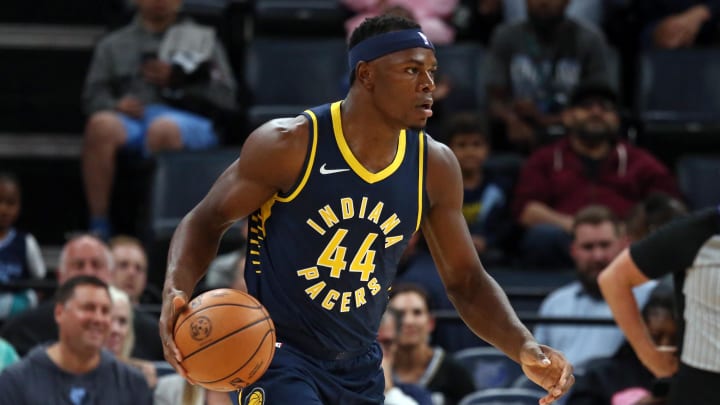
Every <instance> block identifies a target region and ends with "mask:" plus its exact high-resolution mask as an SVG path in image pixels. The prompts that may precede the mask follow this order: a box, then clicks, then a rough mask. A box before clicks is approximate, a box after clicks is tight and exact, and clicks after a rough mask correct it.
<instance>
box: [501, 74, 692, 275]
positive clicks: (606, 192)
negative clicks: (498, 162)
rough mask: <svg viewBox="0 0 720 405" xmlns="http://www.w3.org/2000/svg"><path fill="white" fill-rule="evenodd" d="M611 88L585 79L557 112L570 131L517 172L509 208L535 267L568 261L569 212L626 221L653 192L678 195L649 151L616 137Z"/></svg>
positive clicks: (525, 256) (525, 257)
mask: <svg viewBox="0 0 720 405" xmlns="http://www.w3.org/2000/svg"><path fill="white" fill-rule="evenodd" d="M616 102H617V100H616V96H615V92H614V91H613V90H612V89H611V88H610V87H609V86H606V85H602V84H587V85H582V86H580V87H579V88H578V89H577V90H576V91H575V92H574V94H573V97H572V99H571V105H570V107H569V108H567V109H566V110H565V111H564V113H563V121H564V123H565V126H566V127H567V129H568V135H567V136H566V137H564V138H563V139H560V140H558V141H556V142H554V143H552V144H551V145H547V146H545V147H543V148H540V149H538V150H537V151H535V152H534V153H533V154H532V155H531V156H530V157H529V158H528V160H527V161H526V162H525V164H524V166H523V169H522V171H521V173H520V176H519V179H518V184H517V187H516V189H515V196H514V200H513V202H512V211H513V214H514V215H515V217H516V218H517V219H518V222H519V223H520V224H521V225H523V226H524V227H525V235H524V237H523V240H522V242H521V243H522V245H521V249H522V252H521V256H522V259H523V261H524V263H525V264H526V265H528V266H535V267H565V266H568V265H569V264H570V262H569V260H568V256H567V252H568V249H567V246H568V244H569V243H570V234H569V232H570V228H571V226H572V217H573V215H575V213H577V211H578V210H579V209H580V208H582V207H585V206H587V205H590V204H602V205H605V206H607V207H608V208H610V209H611V210H612V211H613V213H615V215H616V216H617V217H618V218H625V217H626V215H627V214H628V212H629V211H630V209H631V208H632V206H633V205H635V204H636V203H638V202H640V201H642V200H643V199H644V198H646V197H647V196H648V195H650V194H651V193H653V192H664V193H667V194H668V195H671V196H678V195H679V191H678V187H677V183H676V182H675V178H674V177H673V175H672V173H671V172H670V171H669V170H668V169H667V168H666V167H665V166H664V165H663V164H662V163H660V162H659V161H658V160H657V159H655V158H654V157H653V156H652V155H651V154H650V153H649V152H647V151H645V150H643V149H640V148H637V147H635V146H633V145H631V144H630V143H628V142H626V141H624V140H622V139H619V136H618V126H619V118H618V113H617V111H616Z"/></svg>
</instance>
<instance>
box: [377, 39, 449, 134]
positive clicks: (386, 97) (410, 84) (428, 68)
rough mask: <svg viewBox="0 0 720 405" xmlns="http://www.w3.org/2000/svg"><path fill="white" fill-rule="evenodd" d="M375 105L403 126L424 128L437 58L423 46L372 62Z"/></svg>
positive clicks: (430, 114) (433, 88)
mask: <svg viewBox="0 0 720 405" xmlns="http://www.w3.org/2000/svg"><path fill="white" fill-rule="evenodd" d="M371 64H372V65H373V67H374V69H373V74H374V77H375V81H374V83H373V94H374V101H375V104H376V106H377V107H378V108H379V109H380V111H382V112H384V113H385V114H386V115H387V117H388V119H389V120H391V121H395V122H396V123H397V125H398V126H401V127H403V128H423V127H425V125H426V124H427V120H428V118H430V117H431V116H432V104H433V98H432V92H433V90H435V72H436V71H437V60H436V59H435V53H434V52H433V51H432V50H430V49H426V48H412V49H406V50H403V51H398V52H394V53H391V54H389V55H386V56H383V57H381V58H378V59H376V60H375V61H373V62H371Z"/></svg>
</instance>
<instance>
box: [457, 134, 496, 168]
mask: <svg viewBox="0 0 720 405" xmlns="http://www.w3.org/2000/svg"><path fill="white" fill-rule="evenodd" d="M448 146H450V149H451V150H452V151H453V153H455V156H456V157H457V159H458V162H460V168H461V169H462V171H463V173H469V172H476V171H478V170H480V168H482V166H483V164H484V163H485V160H487V157H488V154H489V153H490V147H489V145H488V144H487V142H485V138H484V137H483V136H481V135H480V134H473V133H467V134H465V133H463V134H456V135H454V136H453V137H452V140H451V141H450V144H449V145H448Z"/></svg>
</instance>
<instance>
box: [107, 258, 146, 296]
mask: <svg viewBox="0 0 720 405" xmlns="http://www.w3.org/2000/svg"><path fill="white" fill-rule="evenodd" d="M112 254H113V261H114V266H115V267H114V269H113V272H112V278H113V285H114V286H115V287H118V288H120V289H122V290H123V291H125V292H126V293H128V295H129V296H130V298H131V299H132V300H134V301H135V300H137V299H139V298H140V295H141V294H142V292H143V290H144V289H145V284H146V282H147V258H146V257H145V253H144V252H143V251H142V249H140V248H139V247H137V246H134V245H118V246H115V247H114V248H113V249H112Z"/></svg>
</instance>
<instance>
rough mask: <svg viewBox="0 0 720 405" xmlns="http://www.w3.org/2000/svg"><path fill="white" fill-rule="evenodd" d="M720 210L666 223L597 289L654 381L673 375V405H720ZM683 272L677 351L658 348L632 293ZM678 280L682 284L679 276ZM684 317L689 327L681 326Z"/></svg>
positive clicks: (622, 256) (606, 273)
mask: <svg viewBox="0 0 720 405" xmlns="http://www.w3.org/2000/svg"><path fill="white" fill-rule="evenodd" d="M718 258H720V210H719V209H718V207H712V208H707V209H704V210H701V211H698V212H695V213H692V214H690V215H688V216H687V217H685V218H682V219H678V220H675V221H672V222H670V223H669V224H666V225H664V226H663V227H662V228H660V229H658V230H657V231H655V232H654V233H652V234H651V235H650V236H648V237H646V238H644V239H642V240H640V241H637V242H635V243H633V244H632V245H631V246H630V247H629V248H628V249H625V250H624V251H623V252H622V253H621V254H620V255H619V256H618V258H617V259H615V260H614V261H613V262H612V263H611V264H610V266H609V267H608V268H607V269H606V270H605V271H603V274H602V275H601V276H600V279H599V285H600V287H601V288H602V293H603V295H604V296H605V299H606V300H607V302H608V304H609V305H610V308H611V309H612V313H613V316H614V317H615V320H616V321H617V324H618V326H620V328H622V330H623V332H624V333H625V336H627V339H628V341H629V342H630V344H631V345H632V347H633V349H635V353H637V355H638V357H639V358H640V361H642V363H643V364H644V365H645V367H647V368H648V369H649V370H650V371H652V373H653V374H654V375H655V376H656V377H668V376H671V375H674V376H673V379H672V382H671V387H670V399H669V403H670V404H671V405H684V404H701V405H710V404H716V403H717V400H718V398H717V393H718V388H717V387H718V386H720V385H719V384H720V340H719V339H718V336H720V288H718V286H719V285H720V271H718V270H720V269H719V268H718V263H720V260H719V259H718ZM667 274H673V275H676V274H677V275H682V277H681V278H679V280H680V281H681V283H677V282H676V285H675V288H676V289H678V290H680V291H682V292H683V295H682V298H683V299H682V300H680V301H678V302H677V305H678V309H679V311H678V313H680V314H682V315H683V317H682V318H680V319H679V320H680V321H681V322H680V330H681V335H680V337H681V343H680V356H679V357H680V361H679V364H678V356H677V351H675V350H667V348H664V347H658V346H656V345H655V343H654V342H653V340H652V337H651V336H650V335H649V334H648V333H647V324H646V323H645V322H644V321H643V319H642V317H641V316H640V314H639V313H638V311H637V309H636V308H637V307H636V301H635V297H634V296H633V294H631V293H629V291H630V290H631V289H632V288H633V287H634V286H636V285H640V284H642V283H645V282H646V281H647V280H648V279H655V278H659V277H663V276H665V275H667ZM676 280H678V279H676ZM683 320H684V322H682V321H683Z"/></svg>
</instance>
